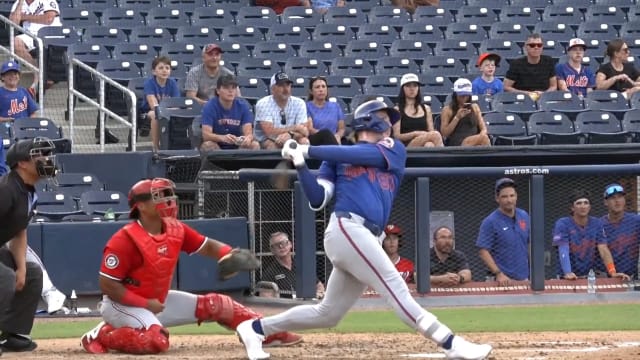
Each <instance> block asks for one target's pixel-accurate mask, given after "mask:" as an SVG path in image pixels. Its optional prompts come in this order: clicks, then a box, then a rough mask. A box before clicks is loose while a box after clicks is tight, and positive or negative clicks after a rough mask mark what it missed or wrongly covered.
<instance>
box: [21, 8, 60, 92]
mask: <svg viewBox="0 0 640 360" xmlns="http://www.w3.org/2000/svg"><path fill="white" fill-rule="evenodd" d="M9 20H11V21H13V22H14V23H16V24H20V25H22V28H23V29H24V30H25V32H27V33H29V34H32V35H38V31H39V30H40V29H42V28H43V27H45V26H62V22H61V21H60V10H59V6H58V2H57V1H56V0H16V2H15V3H13V6H12V7H11V13H10V14H9ZM15 50H16V55H18V56H19V57H21V58H22V59H24V60H26V61H28V62H30V63H31V64H32V65H36V66H37V65H38V64H37V62H36V59H35V58H37V57H38V48H37V47H36V44H35V41H34V39H33V38H32V37H31V36H29V35H27V34H20V35H17V36H16V37H15ZM40 71H43V69H40ZM37 84H38V77H37V76H35V78H34V81H33V85H31V87H32V88H33V89H34V90H33V94H35V93H36V91H35V87H36V86H37Z"/></svg>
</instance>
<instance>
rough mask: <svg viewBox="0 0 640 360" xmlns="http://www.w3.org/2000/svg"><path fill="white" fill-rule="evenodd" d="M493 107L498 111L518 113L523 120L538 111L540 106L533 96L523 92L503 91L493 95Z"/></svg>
mask: <svg viewBox="0 0 640 360" xmlns="http://www.w3.org/2000/svg"><path fill="white" fill-rule="evenodd" d="M491 108H492V109H493V110H494V111H498V112H509V113H517V114H518V115H520V117H522V118H523V120H525V121H526V120H528V119H529V117H530V116H531V114H533V113H535V112H538V106H537V104H536V102H535V101H533V99H531V97H529V95H527V94H523V93H513V92H501V93H498V94H495V95H494V96H493V100H492V102H491Z"/></svg>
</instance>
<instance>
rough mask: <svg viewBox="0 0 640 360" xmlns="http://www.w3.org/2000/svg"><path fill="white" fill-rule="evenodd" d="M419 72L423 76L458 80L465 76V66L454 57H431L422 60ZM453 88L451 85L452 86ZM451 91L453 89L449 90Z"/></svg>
mask: <svg viewBox="0 0 640 360" xmlns="http://www.w3.org/2000/svg"><path fill="white" fill-rule="evenodd" d="M421 70H422V71H421V72H422V73H423V74H432V75H438V76H446V77H450V78H455V79H457V78H459V77H460V76H464V75H465V74H467V69H466V68H465V65H464V64H463V63H462V61H460V59H458V58H456V57H455V56H453V55H451V56H431V57H428V58H425V59H424V62H423V63H422V68H421ZM452 86H453V84H452ZM451 89H453V87H452V88H451Z"/></svg>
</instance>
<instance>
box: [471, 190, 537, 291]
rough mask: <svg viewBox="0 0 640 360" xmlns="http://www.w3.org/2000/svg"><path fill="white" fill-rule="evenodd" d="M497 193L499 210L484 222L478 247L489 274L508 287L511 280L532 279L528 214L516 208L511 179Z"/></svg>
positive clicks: (479, 233)
mask: <svg viewBox="0 0 640 360" xmlns="http://www.w3.org/2000/svg"><path fill="white" fill-rule="evenodd" d="M494 193H495V199H496V202H497V203H498V208H497V209H496V210H494V211H493V212H492V213H491V214H489V216H487V217H486V218H485V219H484V220H483V221H482V224H481V225H480V231H479V232H478V239H477V240H476V246H477V247H478V248H479V255H480V258H481V259H482V261H483V262H484V263H485V265H486V266H487V269H488V270H489V272H490V273H491V274H493V275H494V276H495V278H496V280H497V281H498V283H499V284H500V286H507V285H509V282H510V281H511V280H512V279H513V280H528V279H529V245H530V239H529V227H530V225H529V224H530V222H529V214H528V213H527V212H526V211H524V210H523V209H520V208H518V207H517V206H516V205H517V202H518V193H517V192H516V183H515V181H513V180H512V179H510V178H502V179H498V180H497V181H496V184H495V187H494Z"/></svg>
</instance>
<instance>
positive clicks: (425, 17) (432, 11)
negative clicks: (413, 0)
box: [413, 6, 455, 28]
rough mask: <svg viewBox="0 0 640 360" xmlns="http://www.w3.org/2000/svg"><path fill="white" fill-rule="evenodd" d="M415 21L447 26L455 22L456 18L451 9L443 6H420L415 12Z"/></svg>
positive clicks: (441, 26) (416, 22) (442, 26)
mask: <svg viewBox="0 0 640 360" xmlns="http://www.w3.org/2000/svg"><path fill="white" fill-rule="evenodd" d="M413 22H414V23H415V24H425V25H427V24H428V25H432V26H435V27H440V28H446V27H447V26H448V25H449V24H451V23H453V22H455V18H454V16H453V14H452V13H451V12H450V11H449V10H447V9H443V8H441V7H435V6H418V8H417V9H416V11H415V12H414V13H413Z"/></svg>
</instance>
